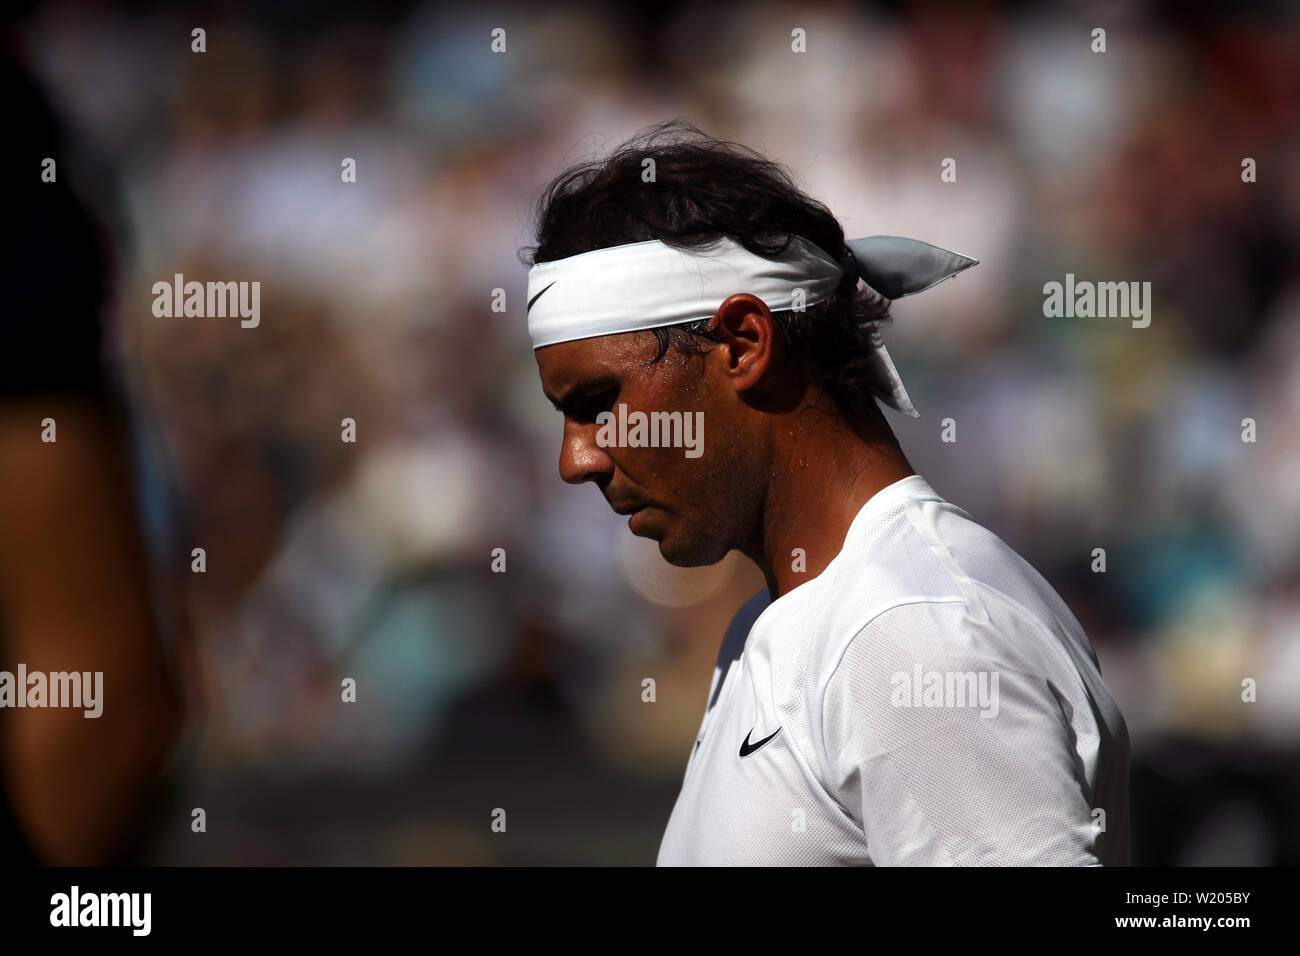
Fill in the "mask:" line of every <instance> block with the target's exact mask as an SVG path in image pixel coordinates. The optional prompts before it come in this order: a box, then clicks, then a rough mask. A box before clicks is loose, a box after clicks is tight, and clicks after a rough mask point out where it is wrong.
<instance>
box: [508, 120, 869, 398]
mask: <svg viewBox="0 0 1300 956" xmlns="http://www.w3.org/2000/svg"><path fill="white" fill-rule="evenodd" d="M647 158H653V159H654V168H655V181H654V182H644V181H643V180H642V173H643V169H644V161H645V160H646V159H647ZM536 222H537V229H536V239H537V242H536V244H535V245H532V246H527V247H525V248H524V249H523V250H521V259H522V261H523V262H524V264H525V265H528V266H531V265H533V264H535V263H540V262H553V261H554V260H556V259H564V258H567V257H569V256H574V255H578V254H579V253H583V252H590V251H592V250H593V249H604V248H606V247H609V246H618V245H623V244H625V243H630V242H643V241H645V240H649V239H659V240H662V241H663V242H664V243H666V244H668V245H670V246H673V247H674V248H679V249H683V250H689V249H697V248H700V247H701V246H706V245H708V244H709V243H711V242H713V241H715V240H717V239H719V238H721V237H722V236H730V237H731V238H732V239H734V240H735V241H736V242H739V243H740V244H741V245H743V246H744V247H745V248H746V249H748V250H749V251H750V252H753V253H755V254H757V255H762V256H768V257H772V256H777V255H780V254H781V253H782V252H784V251H785V249H786V248H787V246H788V245H789V243H790V241H791V238H792V237H794V236H802V237H803V238H804V239H806V240H808V241H810V242H812V243H814V244H815V245H816V246H818V247H819V248H820V249H821V250H822V251H823V252H825V253H826V254H827V255H829V256H830V257H831V258H832V259H836V260H840V259H842V258H843V257H844V255H845V251H846V250H845V245H844V230H843V228H842V227H841V226H840V224H839V222H838V221H837V220H836V219H835V217H834V216H833V215H832V214H831V212H830V210H829V209H828V208H826V206H825V205H823V204H822V203H820V202H818V201H817V200H815V199H813V198H812V197H810V196H808V195H807V194H805V193H804V192H803V191H802V190H800V189H799V187H798V186H796V185H795V182H794V180H793V179H792V177H791V176H790V174H789V173H788V172H787V171H786V170H785V168H784V167H782V166H780V165H778V164H777V163H775V162H772V161H771V160H769V159H767V158H765V157H764V156H763V155H761V154H760V153H758V152H756V151H755V150H753V149H750V148H749V147H747V146H743V145H741V144H739V143H732V142H727V141H724V140H719V139H715V138H713V137H711V136H708V135H706V134H705V133H703V132H701V131H700V130H699V129H698V128H697V127H696V126H695V125H694V124H692V123H690V122H688V121H686V120H683V119H673V120H668V121H667V122H664V123H659V124H656V125H654V126H650V127H647V128H646V129H643V130H641V131H640V132H639V133H637V134H636V135H635V136H633V137H632V138H631V139H629V140H627V141H626V142H624V143H623V144H621V145H620V146H618V147H616V148H615V149H614V151H613V152H612V153H610V154H609V155H608V156H606V157H605V158H603V159H594V160H587V161H584V162H580V163H577V164H575V165H573V166H570V167H569V168H568V169H566V170H565V171H564V172H562V173H561V174H560V175H559V176H557V177H556V178H555V179H554V180H552V182H551V183H550V185H549V186H547V187H546V189H545V191H544V192H543V194H542V195H541V197H540V199H539V200H538V203H537V211H536ZM737 291H744V290H737ZM772 317H773V319H775V321H776V324H777V327H778V329H779V330H780V333H781V335H782V336H783V338H784V339H785V341H786V343H787V344H788V345H790V346H791V347H792V348H794V349H797V350H798V351H800V352H801V353H802V354H803V355H804V356H805V357H806V359H807V361H808V363H809V366H810V367H811V369H812V371H813V374H814V375H815V376H816V378H817V380H818V381H819V382H820V383H821V385H822V386H823V387H824V388H825V389H826V391H827V392H828V393H829V394H830V396H831V397H832V399H834V401H835V403H836V405H837V406H838V407H839V408H840V409H842V410H844V411H846V412H859V411H862V410H865V409H874V408H875V405H874V402H873V399H874V397H875V396H876V395H879V394H882V389H883V386H882V384H881V383H880V382H879V381H878V379H877V373H876V372H875V369H874V366H873V364H872V360H871V355H872V342H871V337H872V333H873V331H874V330H876V329H877V328H879V327H880V326H881V325H882V324H884V323H886V322H888V321H889V319H890V316H889V300H888V299H885V298H884V297H882V296H880V295H879V294H878V293H876V292H875V291H874V290H872V289H870V288H869V287H867V286H866V285H865V284H862V285H859V286H857V287H856V288H855V287H854V283H853V280H852V278H851V277H848V276H846V281H844V282H842V283H840V286H839V288H837V289H836V291H835V293H834V294H833V295H832V296H831V297H830V298H829V299H826V300H825V301H823V302H819V303H817V304H815V305H810V306H808V307H807V308H806V309H804V310H803V311H802V312H795V311H790V310H786V311H782V312H773V313H772ZM651 331H653V332H654V333H655V336H656V337H657V338H658V340H659V352H658V354H657V355H656V356H655V357H654V359H653V360H652V361H656V362H657V361H659V360H660V359H662V358H663V357H664V355H665V354H667V351H668V349H669V347H670V346H675V347H678V348H681V349H684V350H698V349H699V348H700V342H699V340H701V339H707V340H711V341H718V337H717V333H716V332H712V331H710V330H709V328H708V319H701V320H699V321H697V322H690V323H683V324H681V325H674V326H666V327H663V328H658V329H653V330H651Z"/></svg>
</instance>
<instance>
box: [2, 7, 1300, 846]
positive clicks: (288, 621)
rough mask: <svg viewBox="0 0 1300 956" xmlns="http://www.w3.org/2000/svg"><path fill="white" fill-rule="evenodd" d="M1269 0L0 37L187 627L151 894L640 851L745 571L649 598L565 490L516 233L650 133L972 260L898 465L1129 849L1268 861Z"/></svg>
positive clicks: (1293, 583) (1287, 498) (1296, 721)
mask: <svg viewBox="0 0 1300 956" xmlns="http://www.w3.org/2000/svg"><path fill="white" fill-rule="evenodd" d="M1286 6H1287V5H1286V4H1284V3H1281V2H1279V3H1277V4H1269V3H1257V4H1248V5H1247V6H1246V8H1245V10H1244V12H1232V11H1230V10H1229V7H1228V5H1224V6H1223V7H1222V8H1219V7H1216V6H1214V5H1212V4H1204V3H1202V4H1191V5H1183V4H1172V3H1170V4H1155V3H1136V4H1119V3H1091V4H1089V3H1080V4H1068V5H1067V4H1061V5H1047V6H1043V7H1030V6H1023V5H1020V4H1007V5H1003V4H998V3H983V4H976V5H972V6H969V7H966V6H962V7H958V8H956V9H953V8H950V7H948V6H945V5H931V4H887V5H883V6H877V7H871V6H862V5H853V4H804V3H800V4H785V3H749V4H739V5H735V4H728V5H719V4H707V3H706V4H694V3H691V4H686V3H672V2H665V3H658V4H653V5H647V6H644V7H641V6H637V5H632V6H627V7H624V6H621V5H617V4H613V3H608V4H591V5H586V6H584V5H580V4H555V5H553V4H535V5H530V4H523V3H520V4H516V5H502V4H497V3H478V4H473V5H454V6H453V5H447V6H442V5H437V4H420V5H416V4H381V5H378V6H370V7H367V8H366V9H365V10H364V12H362V11H358V10H347V9H345V8H344V7H342V6H339V5H337V4H324V5H317V4H306V3H300V2H293V3H277V4H267V5H266V6H265V7H264V8H260V7H255V6H252V5H245V4H241V3H220V4H211V5H199V6H194V7H189V8H184V9H170V8H167V7H165V6H161V5H150V4H146V5H142V6H136V5H119V4H115V3H111V2H110V3H93V4H92V3H87V4H70V3H51V4H43V5H37V6H35V7H33V8H32V9H31V10H29V11H28V12H27V13H26V14H25V15H24V16H23V17H22V18H21V20H20V21H19V22H18V36H19V37H20V38H21V40H22V43H23V46H24V49H25V53H26V57H27V61H28V64H29V66H30V68H31V69H32V71H33V73H34V74H35V75H36V76H37V77H38V78H39V80H40V81H41V82H42V84H43V85H44V86H45V88H46V89H47V91H48V92H49V94H50V95H51V97H52V99H53V101H54V103H55V104H56V105H57V107H58V108H59V110H60V112H61V113H62V115H63V117H64V118H65V119H66V121H67V122H68V124H69V125H70V126H71V128H73V129H74V130H75V131H76V133H77V135H78V136H79V139H80V142H81V145H82V147H83V160H84V163H83V168H82V169H80V170H79V171H78V172H79V173H80V174H81V175H82V176H83V177H84V179H85V181H86V182H88V183H91V184H92V185H93V188H94V189H95V190H96V191H97V195H98V197H99V202H100V205H101V207H102V208H103V209H104V210H105V215H106V216H107V218H108V219H109V221H110V222H111V223H112V224H113V227H114V242H115V252H116V254H117V256H118V258H119V268H120V272H119V286H118V290H117V301H116V303H115V307H114V309H113V311H112V314H111V317H110V319H109V321H110V325H109V332H110V336H109V338H108V343H109V349H110V359H111V361H113V362H114V363H115V364H116V365H117V366H118V367H119V368H120V370H121V374H122V375H123V377H124V380H125V381H126V382H127V384H128V387H129V392H130V397H131V402H132V405H133V407H134V410H135V413H136V416H137V424H138V433H137V434H138V448H137V461H138V468H139V481H140V487H141V496H142V499H141V500H142V502H143V503H144V507H145V511H144V517H145V519H146V523H147V526H148V529H149V532H150V535H151V543H152V546H153V548H154V554H155V557H156V560H157V563H158V565H159V567H160V570H161V572H162V573H163V574H164V575H166V576H167V577H168V579H169V580H170V581H171V587H172V592H171V593H172V594H173V599H174V604H175V610H176V617H177V620H178V621H180V620H184V621H185V622H186V623H185V624H184V626H180V625H178V626H177V627H176V629H175V634H174V639H175V640H177V641H178V647H177V652H178V653H179V654H180V657H181V659H182V660H183V661H184V665H185V672H186V675H187V680H188V685H189V694H190V695H191V699H192V701H193V704H194V710H193V714H194V716H193V718H192V720H191V723H190V726H189V727H188V728H187V733H186V736H185V738H184V743H183V745H182V746H181V747H180V749H179V750H178V751H177V753H176V756H175V759H174V760H173V763H172V767H171V769H170V771H169V780H170V790H169V799H168V806H167V807H166V808H165V809H164V812H163V813H161V814H160V816H159V819H158V820H157V822H156V825H155V832H154V835H153V839H152V841H151V843H150V848H149V851H148V860H147V862H154V863H164V864H191V863H204V864H231V863H293V864H352V863H357V864H372V863H373V864H394V863H396V864H405V863H525V864H527V863H615V864H618V863H627V864H649V863H652V862H653V861H654V857H655V853H656V851H657V847H658V841H659V838H660V835H661V834H662V830H663V827H664V824H665V823H666V821H667V818H668V814H669V811H670V809H671V807H672V803H673V800H674V798H675V796H676V792H677V787H678V785H679V783H680V780H681V775H682V772H683V771H684V768H685V764H686V759H687V757H688V755H689V751H690V747H691V744H692V742H693V738H694V734H695V731H696V729H697V727H698V724H699V721H700V718H701V716H702V714H703V709H704V705H705V698H706V694H707V690H708V686H709V680H710V677H711V673H712V668H713V661H714V657H715V655H716V653H717V648H718V644H719V642H720V640H721V637H722V633H723V630H724V629H725V626H726V623H727V621H728V620H729V619H730V616H731V614H732V613H733V612H734V611H735V610H736V609H737V608H738V607H739V606H740V605H741V604H742V603H743V602H744V600H745V599H746V598H748V597H749V596H751V595H752V594H754V593H756V592H757V591H758V590H759V589H760V587H761V585H762V582H761V576H760V575H759V574H758V572H757V570H756V569H755V568H754V567H753V566H752V565H750V564H749V563H748V562H747V561H745V560H743V559H741V558H739V557H738V556H736V555H732V557H731V558H729V559H728V560H727V561H724V562H723V563H722V564H720V565H718V566H716V567H713V568H705V569H696V570H691V571H685V570H678V569H674V568H670V567H668V566H667V565H666V564H664V562H663V561H662V559H660V558H659V556H658V552H657V549H656V547H655V545H654V543H653V542H649V541H645V540H642V539H637V538H633V537H632V536H631V535H630V534H629V533H628V532H627V530H626V525H625V521H624V520H623V519H620V518H619V517H618V516H616V515H613V514H611V513H610V512H609V510H608V508H607V506H606V505H605V504H604V502H603V500H602V499H601V497H600V495H599V493H598V491H597V490H596V489H595V488H594V487H591V486H582V487H578V488H573V487H569V486H567V485H565V484H564V483H563V482H561V480H560V479H559V476H558V472H557V460H558V454H559V441H560V432H561V420H560V417H559V415H558V414H557V413H556V412H554V410H553V409H552V408H551V407H550V405H549V404H548V403H547V402H546V401H545V399H544V398H543V396H542V394H541V391H540V385H539V383H538V380H537V372H536V366H535V363H534V360H533V356H532V353H531V350H530V348H529V343H528V337H527V334H526V329H525V325H524V318H523V295H524V289H525V284H526V270H525V268H524V266H523V265H522V264H521V262H520V258H519V250H520V248H521V247H523V246H525V245H527V244H529V243H530V242H531V241H532V240H533V236H532V233H531V225H532V215H533V212H534V203H535V201H536V198H537V196H538V194H539V193H540V191H541V189H542V188H543V187H544V186H545V185H546V183H547V182H548V181H549V180H550V178H551V177H553V176H554V175H555V174H557V173H558V172H559V171H560V170H561V169H562V168H563V167H564V166H566V165H567V164H569V163H571V162H574V161H577V160H579V159H586V158H590V157H591V156H593V155H599V154H601V153H603V152H604V151H606V150H608V149H609V148H611V147H612V146H614V145H616V144H617V143H618V142H620V141H622V140H623V139H624V138H626V137H627V136H629V135H631V134H632V133H634V132H636V131H637V130H639V129H641V128H642V127H644V126H647V125H650V124H652V123H657V122H660V121H662V120H665V119H668V118H671V117H675V116H681V117H685V118H687V119H689V120H691V121H692V122H694V123H696V124H698V125H699V126H700V127H701V128H702V129H704V130H705V131H706V132H708V133H710V134H712V135H715V136H719V137H722V138H726V139H732V140H736V141H739V142H742V143H745V144H747V145H749V146H752V147H755V148H757V149H759V150H761V151H763V152H765V153H767V154H768V155H769V156H771V157H772V158H774V159H776V160H778V161H780V162H782V163H785V164H786V165H787V166H788V167H789V168H790V170H791V171H792V172H793V174H794V175H795V177H796V179H797V180H798V181H799V182H800V183H801V184H802V185H803V186H804V187H805V188H806V189H807V190H808V191H809V192H810V193H811V194H812V195H814V196H816V197H817V198H819V199H821V200H823V201H824V202H826V203H827V204H828V205H829V206H830V208H831V209H832V210H833V211H834V212H835V213H836V215H837V216H838V217H839V218H840V220H841V222H842V223H843V224H844V226H845V229H846V232H847V234H848V235H850V236H861V235H872V234H898V235H907V236H913V237H916V238H920V239H924V240H927V241H930V242H935V243H938V244H940V245H944V246H946V247H948V248H952V249H955V250H957V251H959V252H962V253H966V254H968V255H972V256H975V257H977V258H979V259H980V260H981V265H980V266H979V267H978V268H976V269H974V270H971V271H970V272H967V273H964V274H963V275H961V276H960V277H959V278H957V279H955V280H953V281H951V282H948V283H945V284H944V285H942V286H940V287H938V288H936V289H935V290H934V291H933V292H932V293H929V294H927V295H925V296H921V297H918V298H917V299H915V300H905V301H903V302H900V303H897V304H896V305H895V306H894V315H895V320H894V323H893V325H892V327H891V328H890V329H889V331H888V332H887V335H886V341H887V342H888V344H889V346H890V349H891V351H892V353H893V356H894V358H895V360H896V361H897V362H898V364H899V366H900V371H901V373H902V375H903V377H904V379H905V381H907V383H908V387H909V389H910V391H911V394H912V397H913V399H914V400H915V402H916V404H917V407H918V408H919V410H920V412H921V418H920V419H918V420H912V419H909V418H905V417H903V416H900V415H895V414H893V413H890V420H891V422H892V423H893V425H894V427H895V429H896V430H897V432H898V434H899V436H900V439H901V441H902V444H903V448H904V450H905V452H906V453H907V454H908V456H909V458H910V460H911V461H912V463H913V464H914V465H915V466H916V468H917V470H918V471H920V472H921V473H922V474H923V475H925V476H926V477H927V478H928V479H929V481H930V482H931V483H932V484H933V485H934V487H935V488H936V489H937V490H938V491H939V493H940V494H942V495H944V496H945V497H946V498H948V499H949V500H951V501H953V502H955V503H957V504H958V505H960V506H961V507H963V508H965V509H966V510H968V511H969V512H970V513H971V514H972V515H974V516H975V517H976V519H977V520H979V521H980V522H981V523H983V524H985V525H986V526H988V527H989V528H991V529H992V530H994V531H995V532H996V533H997V534H999V535H1000V536H1001V537H1003V538H1004V539H1005V540H1007V541H1008V542H1009V543H1010V544H1011V545H1012V546H1013V547H1015V548H1016V549H1017V550H1019V551H1020V552H1021V553H1022V554H1024V555H1025V556H1026V557H1027V558H1028V559H1029V560H1030V562H1031V563H1033V564H1034V565H1035V566H1036V567H1037V568H1038V569H1039V570H1040V571H1042V573H1043V574H1044V575H1045V576H1046V577H1047V579H1048V580H1049V581H1050V582H1051V583H1052V584H1053V585H1055V586H1056V587H1057V588H1058V590H1059V591H1060V592H1061V593H1062V595H1063V596H1064V597H1065V598H1066V600H1067V601H1068V603H1069V604H1070V606H1071V607H1072V608H1073V610H1074V611H1075V613H1076V615H1077V616H1078V617H1079V619H1080V620H1081V621H1082V622H1083V624H1084V626H1085V627H1086V629H1087V631H1088V633H1089V634H1090V636H1091V637H1092V640H1093V642H1094V645H1095V647H1096V649H1097V652H1098V655H1099V658H1100V660H1101V665H1102V672H1103V674H1104V676H1105V678H1106V680H1107V682H1108V684H1109V685H1110V687H1111V689H1112V691H1113V692H1114V693H1115V695H1116V697H1117V699H1118V701H1119V703H1120V705H1121V707H1122V709H1123V712H1124V714H1125V717H1126V718H1127V721H1128V725H1129V731H1130V735H1131V738H1132V742H1133V805H1134V817H1133V837H1134V840H1133V845H1134V862H1135V863H1144V864H1203V863H1243V864H1257V863H1258V864H1270V863H1281V862H1288V863H1292V864H1294V863H1297V862H1300V821H1298V820H1297V817H1296V814H1295V812H1294V811H1295V807H1296V806H1297V800H1298V799H1300V255H1298V251H1300V109H1298V106H1300V32H1298V31H1297V29H1296V22H1295V19H1294V17H1293V16H1291V15H1289V14H1286V13H1284V8H1285V7H1286ZM198 27H201V28H203V29H204V30H205V31H206V45H207V50H206V52H205V53H201V54H200V53H194V52H192V51H191V31H192V30H193V29H195V28H198ZM495 27H502V28H504V29H505V31H506V52H504V53H494V52H492V50H491V48H490V44H491V39H492V37H491V31H492V30H493V28H495ZM796 27H800V28H803V29H804V30H805V31H806V37H807V52H805V53H793V52H792V50H791V30H792V29H794V28H796ZM1096 27H1102V28H1104V29H1105V31H1106V52H1104V53H1096V52H1093V51H1092V49H1091V47H1092V45H1093V37H1092V31H1093V30H1094V28H1096ZM345 157H350V158H353V159H355V161H356V168H357V181H356V182H355V183H347V184H345V183H343V182H341V178H340V168H341V166H340V164H341V161H342V160H343V158H345ZM949 157H951V158H953V159H955V160H956V173H957V179H956V182H950V183H945V182H942V181H941V179H940V171H941V166H940V164H941V162H942V161H943V160H944V159H945V158H949ZM1247 157H1249V158H1252V159H1254V160H1255V163H1256V165H1257V169H1258V173H1257V175H1258V181H1257V182H1254V183H1244V182H1243V181H1242V162H1243V160H1244V159H1245V158H1247ZM1067 272H1068V273H1073V274H1074V275H1075V276H1076V278H1078V279H1089V280H1123V281H1138V282H1142V281H1148V282H1150V283H1151V286H1152V296H1153V302H1154V305H1153V311H1152V319H1151V323H1150V326H1149V327H1148V328H1143V329H1139V328H1133V327H1132V326H1131V325H1130V323H1129V322H1128V321H1127V320H1124V319H1080V318H1046V317H1045V316H1044V314H1043V299H1044V296H1043V285H1044V283H1046V282H1050V281H1058V282H1060V281H1064V278H1065V275H1066V273H1067ZM175 273H183V274H184V275H185V277H186V278H187V279H198V280H200V281H205V280H237V281H251V280H259V281H260V282H261V284H262V300H261V311H262V318H261V324H260V326H259V327H258V328H256V329H244V328H241V327H240V325H239V322H238V320H237V319H219V318H203V319H198V318H156V317H155V316H154V315H153V313H152V309H151V305H152V301H153V295H152V293H151V286H152V284H153V283H154V282H156V281H160V280H161V281H168V282H170V280H171V277H172V276H173V275H174V274H175ZM498 288H501V289H504V290H505V291H506V296H507V303H508V308H507V310H506V311H505V312H494V311H493V310H492V301H493V290H494V289H498ZM345 417H350V418H353V419H355V421H356V422H357V438H358V440H357V442H356V443H355V444H347V443H344V442H342V441H340V422H341V420H342V419H343V418H345ZM948 417H951V418H953V419H955V421H956V422H957V441H956V442H955V443H945V442H943V441H941V440H940V422H941V421H942V420H943V419H944V418H948ZM1246 418H1250V419H1253V420H1254V421H1255V423H1256V429H1257V440H1256V441H1255V442H1253V443H1251V442H1245V441H1243V440H1242V432H1243V419H1246ZM194 547H202V548H204V549H205V551H206V558H207V570H206V572H205V573H202V574H195V573H192V572H191V570H190V550H191V548H194ZM494 548H503V549H505V554H506V561H507V571H506V573H504V574H498V573H493V572H492V570H491V561H492V551H493V549H494ZM1097 548H1103V549H1105V553H1106V570H1105V572H1104V573H1097V572H1095V571H1094V570H1093V563H1094V549H1097ZM344 677H354V678H355V679H356V681H357V686H358V699H357V703H356V704H351V705H344V704H341V703H340V691H339V687H340V681H341V680H342V679H343V678H344ZM646 677H652V678H654V679H655V680H656V682H657V702H656V703H653V704H648V703H644V702H643V701H642V699H641V694H642V684H641V682H642V680H643V679H644V678H646ZM1245 678H1254V679H1255V680H1256V681H1257V682H1258V702H1256V703H1253V704H1243V703H1242V699H1241V695H1242V681H1243V679H1245ZM194 807H203V808H205V810H206V811H207V818H208V833H206V834H203V835H196V834H193V833H191V831H190V811H191V809H192V808H194ZM494 808H503V809H505V810H506V813H507V818H508V829H507V832H506V833H505V834H494V833H493V832H491V830H490V826H489V825H490V822H491V813H492V811H493V810H494Z"/></svg>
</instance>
